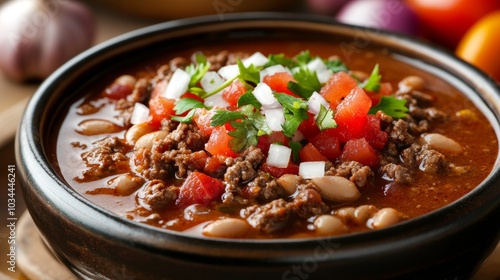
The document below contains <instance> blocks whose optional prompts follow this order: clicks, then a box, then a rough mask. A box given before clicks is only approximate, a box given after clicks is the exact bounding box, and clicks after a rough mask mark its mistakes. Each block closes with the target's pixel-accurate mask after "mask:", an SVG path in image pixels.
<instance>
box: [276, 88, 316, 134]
mask: <svg viewBox="0 0 500 280" xmlns="http://www.w3.org/2000/svg"><path fill="white" fill-rule="evenodd" d="M274 96H275V97H276V99H278V102H279V103H280V104H281V105H282V106H283V113H284V115H285V123H283V125H282V128H283V134H285V136H286V137H293V135H294V134H295V132H296V131H297V128H298V127H299V125H300V123H301V122H302V121H303V120H307V119H308V118H309V116H308V114H307V102H306V101H305V100H303V99H301V98H296V97H293V96H290V95H288V94H284V93H276V94H275V95H274Z"/></svg>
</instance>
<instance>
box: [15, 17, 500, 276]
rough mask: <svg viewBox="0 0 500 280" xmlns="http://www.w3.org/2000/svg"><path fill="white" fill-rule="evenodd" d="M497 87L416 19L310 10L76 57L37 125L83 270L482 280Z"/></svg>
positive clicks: (32, 192)
mask: <svg viewBox="0 0 500 280" xmlns="http://www.w3.org/2000/svg"><path fill="white" fill-rule="evenodd" d="M499 98H500V97H499V89H498V87H497V85H496V84H495V83H494V82H493V81H491V80H490V79H488V77H487V76H485V75H484V74H483V73H481V72H480V71H478V70H477V69H475V68H474V67H472V66H470V65H468V64H467V63H465V62H463V61H461V60H459V59H458V58H456V57H455V56H453V55H451V54H449V53H446V52H445V51H443V50H440V49H439V48H437V47H436V46H431V45H428V44H425V43H422V42H419V41H417V40H414V39H410V38H407V37H404V36H402V35H400V34H393V33H385V32H382V31H379V30H372V29H366V28H359V27H354V26H349V25H343V24H339V23H336V22H334V21H331V20H330V19H327V18H321V17H319V18H318V17H310V16H304V15H300V16H299V15H294V14H276V13H264V14H262V13H260V14H238V15H228V18H227V19H225V20H224V21H220V20H219V19H218V18H217V17H216V16H213V17H201V18H192V19H183V20H177V21H171V22H166V23H162V24H158V25H154V26H151V27H147V28H145V29H141V30H138V31H134V32H132V33H128V34H126V35H123V36H120V37H118V38H115V39H113V40H110V41H108V42H105V43H103V44H101V45H99V46H97V47H94V48H92V49H90V50H89V51H87V52H85V53H83V54H81V55H80V56H78V57H76V58H75V59H73V60H72V61H70V62H68V63H67V64H65V65H64V66H63V67H61V68H60V69H59V70H57V71H56V72H55V73H54V74H53V75H52V76H51V77H50V78H48V79H47V80H46V81H45V82H44V83H43V84H42V85H41V86H40V88H39V90H38V91H37V93H36V94H35V95H34V97H33V99H32V100H31V101H30V103H29V105H28V107H27V109H26V111H25V114H24V117H23V120H22V123H21V126H20V129H19V133H18V135H17V140H16V143H17V148H16V152H17V160H18V166H19V171H20V181H21V185H22V187H23V191H24V195H25V199H26V201H27V207H28V209H29V211H30V214H31V215H32V217H33V219H34V221H35V223H36V225H37V227H38V228H39V230H40V232H41V234H42V236H43V238H44V240H45V242H46V243H47V245H48V246H49V247H50V248H51V250H52V252H53V253H54V254H55V256H57V258H58V259H59V260H60V261H61V262H62V263H63V264H64V265H66V266H67V267H68V268H69V269H70V270H71V271H72V272H73V273H74V274H75V275H77V276H79V277H82V278H91V279H94V278H103V279H108V278H109V279H113V278H116V277H118V276H117V275H119V276H120V277H128V278H127V279H198V278H201V277H202V278H204V279H205V278H206V279H230V278H237V279H255V278H262V279H326V278H331V277H335V278H338V279H380V278H384V279H387V278H404V279H409V278H420V279H421V278H440V279H444V278H457V279H462V278H467V277H470V276H471V275H472V274H473V273H474V272H475V271H476V269H477V268H478V267H479V266H480V264H481V262H482V261H483V260H484V259H485V258H486V257H487V255H488V254H489V253H490V252H491V251H492V250H493V248H494V247H495V246H496V244H497V242H498V240H499V237H500V235H499V232H500V231H499V223H498V222H497V220H498V218H497V217H498V215H499V214H500V213H499V211H500V207H499V204H500V202H499V201H500V200H499V196H500V195H499V193H500V191H499V189H498V187H497V184H498V180H499V171H498V169H499V160H498V146H499V143H498V134H499V132H500V124H499V113H500V99H499Z"/></svg>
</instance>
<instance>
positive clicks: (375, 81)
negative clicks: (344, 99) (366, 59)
mask: <svg viewBox="0 0 500 280" xmlns="http://www.w3.org/2000/svg"><path fill="white" fill-rule="evenodd" d="M381 79H382V76H381V75H380V74H379V71H378V64H377V65H375V67H373V71H372V73H371V74H370V77H369V78H368V80H366V81H365V82H364V83H363V84H361V87H362V88H363V89H366V90H367V91H371V92H378V91H379V90H380V80H381Z"/></svg>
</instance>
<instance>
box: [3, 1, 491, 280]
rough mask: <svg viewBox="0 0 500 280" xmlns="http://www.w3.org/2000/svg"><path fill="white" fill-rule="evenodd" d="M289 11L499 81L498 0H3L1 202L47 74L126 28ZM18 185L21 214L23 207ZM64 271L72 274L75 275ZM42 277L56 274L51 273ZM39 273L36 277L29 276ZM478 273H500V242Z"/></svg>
mask: <svg viewBox="0 0 500 280" xmlns="http://www.w3.org/2000/svg"><path fill="white" fill-rule="evenodd" d="M247 11H284V12H294V13H307V14H313V15H318V16H326V17H331V18H335V19H337V20H338V21H340V22H344V23H349V24H354V25H359V26H361V28H362V27H364V26H369V27H373V28H379V29H382V30H389V31H393V32H396V33H399V34H402V35H405V36H412V37H415V38H418V39H420V40H424V41H428V42H430V43H432V44H434V45H435V46H436V48H442V49H445V50H446V51H448V52H450V53H455V54H456V55H457V56H459V57H460V58H462V59H464V60H466V61H468V62H470V63H472V64H473V65H475V66H477V67H479V68H480V69H482V70H483V71H484V72H485V73H486V74H487V75H489V76H490V77H492V78H493V79H495V80H497V81H500V54H499V51H498V50H500V36H499V35H498V31H499V30H500V1H499V0H475V1H471V0H272V1H269V0H182V1H174V0H162V1H158V0H141V1H137V0H121V1H116V0H86V1H83V0H80V1H77V0H73V1H71V0H10V1H0V180H1V181H2V182H4V183H2V184H0V201H2V202H1V203H0V205H6V203H4V202H6V201H7V190H6V188H7V183H6V180H7V166H8V165H10V164H15V155H14V136H15V133H16V130H17V126H18V124H19V121H20V118H21V115H22V112H23V109H24V107H25V105H26V103H27V102H28V100H29V98H30V97H31V96H32V94H33V93H34V92H35V91H36V89H37V87H38V86H39V85H40V83H41V82H43V80H44V79H45V78H46V77H47V76H49V75H50V74H51V73H52V72H53V71H54V70H55V69H57V68H58V67H59V66H60V65H62V64H63V63H64V62H66V61H67V60H69V59H70V58H72V57H73V56H75V55H77V54H78V53H80V52H82V51H84V50H86V49H87V48H89V47H91V46H93V45H95V44H98V43H100V42H103V41H105V40H107V39H110V38H112V37H115V36H118V35H120V34H123V33H126V32H129V31H132V30H135V29H138V28H141V27H145V26H148V25H151V24H154V23H158V22H162V21H168V20H173V19H178V18H187V17H192V16H200V15H209V14H212V15H217V16H218V17H219V19H220V20H221V21H223V20H224V17H225V16H226V15H228V14H232V13H239V12H247ZM21 196H22V194H21V190H20V186H17V188H16V208H17V209H16V215H17V217H18V218H19V217H20V216H21V214H22V212H23V211H24V205H23V202H22V197H21ZM0 213H1V214H0V219H1V221H2V222H0V225H2V227H0V252H1V254H0V260H1V262H0V279H4V278H5V279H28V278H27V276H26V275H24V274H22V273H21V272H19V270H18V269H17V270H16V272H15V273H13V272H9V271H7V265H6V260H7V256H6V254H7V253H6V252H7V237H8V232H7V228H6V227H4V226H3V225H4V221H6V215H7V213H6V209H1V210H0ZM60 275H65V276H61V277H63V278H64V279H72V277H71V276H68V278H65V277H66V276H67V275H66V274H60ZM46 276H47V277H40V278H37V279H51V278H53V277H51V276H50V275H46ZM30 279H34V277H33V276H32V277H30ZM475 279H500V250H499V249H498V248H497V250H496V251H495V252H494V253H493V255H492V256H491V257H490V258H489V260H488V262H487V263H486V264H485V265H484V266H483V267H482V269H481V271H480V272H479V273H478V274H477V275H476V277H475Z"/></svg>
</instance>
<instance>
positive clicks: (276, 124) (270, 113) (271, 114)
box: [262, 108, 285, 131]
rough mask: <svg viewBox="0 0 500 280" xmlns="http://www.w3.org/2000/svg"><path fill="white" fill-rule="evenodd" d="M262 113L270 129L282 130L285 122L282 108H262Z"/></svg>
mask: <svg viewBox="0 0 500 280" xmlns="http://www.w3.org/2000/svg"><path fill="white" fill-rule="evenodd" d="M262 113H264V115H265V116H266V123H267V125H268V126H269V128H270V129H271V130H272V131H282V130H283V127H282V125H283V124H284V123H285V115H284V113H283V108H271V109H264V110H262Z"/></svg>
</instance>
